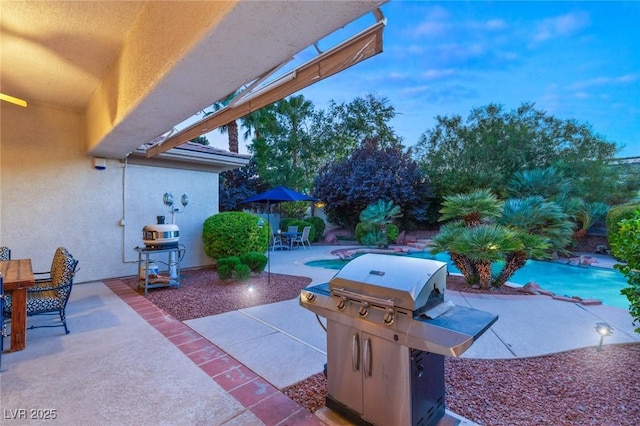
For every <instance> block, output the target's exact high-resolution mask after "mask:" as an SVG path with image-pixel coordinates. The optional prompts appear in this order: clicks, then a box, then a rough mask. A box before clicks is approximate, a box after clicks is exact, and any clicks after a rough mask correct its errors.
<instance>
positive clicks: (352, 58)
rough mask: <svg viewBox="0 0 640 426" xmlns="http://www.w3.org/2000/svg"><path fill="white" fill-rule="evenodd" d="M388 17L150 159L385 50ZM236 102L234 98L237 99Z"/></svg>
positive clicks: (150, 152)
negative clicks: (383, 36)
mask: <svg viewBox="0 0 640 426" xmlns="http://www.w3.org/2000/svg"><path fill="white" fill-rule="evenodd" d="M385 24H386V19H384V18H383V19H381V20H380V21H378V22H376V23H375V24H373V25H372V26H370V27H369V28H367V29H366V30H364V31H362V32H360V33H359V34H356V35H355V36H353V37H351V38H350V39H348V40H345V41H344V42H342V43H341V44H339V45H337V46H334V47H333V48H331V49H329V50H327V51H326V52H324V53H322V54H320V55H318V56H317V57H315V58H313V59H312V60H311V61H309V62H307V63H305V64H303V65H301V66H299V67H298V68H296V69H295V70H293V71H291V72H289V73H288V74H285V75H284V76H282V77H280V78H278V79H277V80H275V81H273V82H271V83H269V84H267V85H266V86H264V87H262V88H260V89H258V90H256V91H255V92H250V93H247V94H242V95H241V97H242V98H241V99H239V100H237V101H236V102H234V104H233V105H229V106H227V107H225V108H222V109H220V110H219V111H216V112H215V113H214V114H211V115H210V116H209V117H207V118H205V119H204V120H201V121H199V122H198V123H195V124H193V125H191V126H189V127H187V128H186V129H184V130H182V131H180V132H178V133H177V134H175V135H173V136H171V137H170V138H168V139H167V140H165V141H163V142H161V143H158V144H156V145H153V146H151V147H149V148H148V149H147V158H151V157H154V156H156V155H158V154H160V153H163V152H165V151H168V150H170V149H171V148H175V147H176V146H179V145H182V144H183V143H185V142H188V141H190V140H191V139H194V138H197V137H198V136H200V135H203V134H205V133H208V132H210V131H212V130H215V129H217V128H219V127H221V126H224V125H225V124H227V123H230V122H231V121H233V120H237V119H239V118H242V117H244V116H246V115H247V114H250V113H252V112H254V111H257V110H259V109H260V108H263V107H265V106H267V105H270V104H272V103H274V102H277V101H279V100H280V99H284V98H286V97H287V96H289V95H291V94H293V93H295V92H297V91H299V90H302V89H304V88H305V87H307V86H310V85H312V84H313V83H316V82H318V81H320V80H323V79H325V78H327V77H330V76H332V75H334V74H337V73H339V72H341V71H343V70H345V69H347V68H349V67H351V66H352V65H355V64H357V63H359V62H361V61H363V60H365V59H368V58H370V57H372V56H375V55H377V54H378V53H381V52H382V30H383V28H384V26H385ZM234 101H235V99H234Z"/></svg>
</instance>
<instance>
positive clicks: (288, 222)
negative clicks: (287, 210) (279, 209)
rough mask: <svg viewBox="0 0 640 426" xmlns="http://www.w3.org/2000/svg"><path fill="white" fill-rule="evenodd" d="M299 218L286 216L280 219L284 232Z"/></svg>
mask: <svg viewBox="0 0 640 426" xmlns="http://www.w3.org/2000/svg"><path fill="white" fill-rule="evenodd" d="M296 220H299V219H296V218H294V217H285V218H283V219H281V220H280V225H279V226H280V229H281V230H282V231H283V232H284V231H286V230H287V228H288V227H289V225H291V222H293V221H296Z"/></svg>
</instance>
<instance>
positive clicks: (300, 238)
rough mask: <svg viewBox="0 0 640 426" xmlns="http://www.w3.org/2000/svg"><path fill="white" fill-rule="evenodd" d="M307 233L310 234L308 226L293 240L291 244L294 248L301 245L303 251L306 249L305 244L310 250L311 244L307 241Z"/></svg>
mask: <svg viewBox="0 0 640 426" xmlns="http://www.w3.org/2000/svg"><path fill="white" fill-rule="evenodd" d="M309 232H311V227H310V226H305V227H304V229H303V230H302V235H298V236H297V237H295V238H294V239H293V244H295V245H296V246H300V245H302V248H303V249H306V247H305V243H306V244H307V245H308V246H309V248H311V242H310V241H309Z"/></svg>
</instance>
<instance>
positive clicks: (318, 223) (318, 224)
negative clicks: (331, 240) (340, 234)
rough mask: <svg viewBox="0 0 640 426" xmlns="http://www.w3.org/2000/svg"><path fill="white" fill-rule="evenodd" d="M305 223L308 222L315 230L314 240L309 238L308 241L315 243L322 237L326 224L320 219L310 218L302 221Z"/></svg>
mask: <svg viewBox="0 0 640 426" xmlns="http://www.w3.org/2000/svg"><path fill="white" fill-rule="evenodd" d="M304 220H305V222H309V223H310V224H312V225H313V226H314V228H315V229H316V233H315V238H309V241H313V242H316V241H318V240H319V239H320V238H322V236H323V235H324V230H325V228H326V226H327V225H326V224H325V223H324V220H322V218H321V217H316V216H311V217H307V218H305V219H304Z"/></svg>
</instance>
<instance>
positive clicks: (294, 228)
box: [287, 226, 298, 234]
mask: <svg viewBox="0 0 640 426" xmlns="http://www.w3.org/2000/svg"><path fill="white" fill-rule="evenodd" d="M297 233H298V227H297V226H290V227H289V228H287V234H297Z"/></svg>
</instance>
